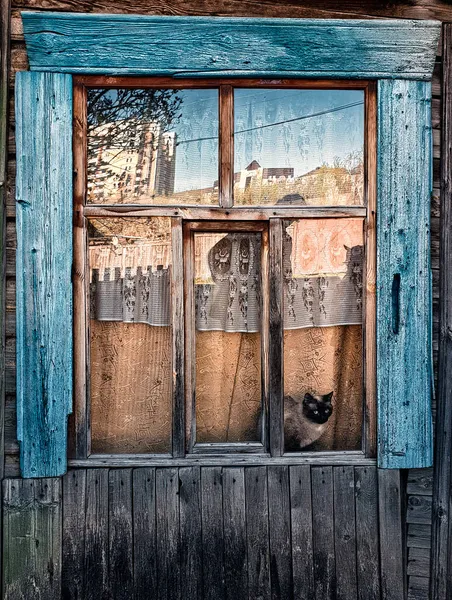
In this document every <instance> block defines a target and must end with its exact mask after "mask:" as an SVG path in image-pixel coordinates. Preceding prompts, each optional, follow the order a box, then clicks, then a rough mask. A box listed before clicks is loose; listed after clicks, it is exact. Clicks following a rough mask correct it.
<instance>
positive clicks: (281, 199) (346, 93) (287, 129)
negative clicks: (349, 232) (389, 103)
mask: <svg viewBox="0 0 452 600" xmlns="http://www.w3.org/2000/svg"><path fill="white" fill-rule="evenodd" d="M234 121H235V124H234V156H235V159H234V203H235V204H236V205H250V204H254V205H266V204H281V205H283V206H284V205H321V206H326V205H331V206H336V205H360V204H363V202H364V196H363V184H364V166H363V156H364V92H363V91H362V90H308V89H303V90H301V89H298V90H294V89H292V90H291V89H236V90H235V91H234Z"/></svg>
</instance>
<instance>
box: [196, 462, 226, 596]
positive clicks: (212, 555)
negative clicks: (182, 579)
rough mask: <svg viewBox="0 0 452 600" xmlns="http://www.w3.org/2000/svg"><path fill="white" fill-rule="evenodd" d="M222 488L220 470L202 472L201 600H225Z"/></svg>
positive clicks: (203, 470) (212, 468)
mask: <svg viewBox="0 0 452 600" xmlns="http://www.w3.org/2000/svg"><path fill="white" fill-rule="evenodd" d="M222 485H223V473H222V468H221V467H204V468H202V469H201V503H202V555H203V557H202V560H203V589H204V600H220V599H223V598H225V589H224V533H223V492H222Z"/></svg>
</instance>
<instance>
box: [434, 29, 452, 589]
mask: <svg viewBox="0 0 452 600" xmlns="http://www.w3.org/2000/svg"><path fill="white" fill-rule="evenodd" d="M442 75H443V87H442V99H441V107H442V112H441V126H442V131H441V156H442V160H441V193H440V214H441V222H440V223H441V225H440V226H441V231H440V236H441V243H440V281H439V297H440V301H439V365H438V392H437V397H436V407H437V409H436V411H437V412H436V428H435V436H436V443H435V457H434V458H435V470H434V478H433V503H432V549H431V581H432V589H431V598H432V600H446V598H447V596H448V586H450V584H451V581H450V577H451V575H452V573H451V568H450V543H451V526H450V493H451V484H452V480H451V468H452V377H451V373H452V277H451V272H452V236H451V233H452V24H450V23H449V24H446V25H444V27H443V73H442Z"/></svg>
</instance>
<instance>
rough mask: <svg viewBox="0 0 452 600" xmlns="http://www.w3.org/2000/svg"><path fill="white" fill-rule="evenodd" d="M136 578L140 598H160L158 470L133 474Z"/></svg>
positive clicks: (134, 571) (134, 572)
mask: <svg viewBox="0 0 452 600" xmlns="http://www.w3.org/2000/svg"><path fill="white" fill-rule="evenodd" d="M132 485H133V578H134V591H135V595H136V597H137V598H141V597H146V596H148V595H149V597H151V598H154V597H156V596H157V594H158V583H157V562H158V561H157V558H158V557H157V554H156V550H155V547H156V515H155V504H156V498H155V469H152V468H151V469H134V470H133V482H132Z"/></svg>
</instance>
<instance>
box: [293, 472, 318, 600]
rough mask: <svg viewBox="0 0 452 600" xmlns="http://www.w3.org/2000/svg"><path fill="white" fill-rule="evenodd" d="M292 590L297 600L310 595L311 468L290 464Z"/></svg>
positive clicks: (312, 578) (311, 566)
mask: <svg viewBox="0 0 452 600" xmlns="http://www.w3.org/2000/svg"><path fill="white" fill-rule="evenodd" d="M289 477H290V517H291V529H292V571H293V594H294V598H297V599H299V600H311V599H312V598H314V555H313V548H312V500H311V468H310V467H309V466H308V465H305V466H297V467H290V469H289Z"/></svg>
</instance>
